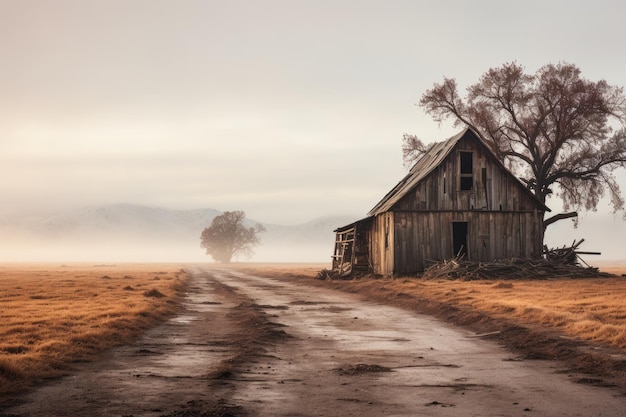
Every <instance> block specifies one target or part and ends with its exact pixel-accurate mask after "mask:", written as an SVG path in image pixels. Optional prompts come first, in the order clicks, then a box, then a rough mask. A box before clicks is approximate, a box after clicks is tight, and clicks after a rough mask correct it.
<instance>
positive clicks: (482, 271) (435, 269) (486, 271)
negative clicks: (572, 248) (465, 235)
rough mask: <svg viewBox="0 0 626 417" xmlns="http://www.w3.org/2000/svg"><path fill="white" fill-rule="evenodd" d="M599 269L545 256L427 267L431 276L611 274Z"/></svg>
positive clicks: (450, 262) (451, 261) (504, 277)
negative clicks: (557, 260)
mask: <svg viewBox="0 0 626 417" xmlns="http://www.w3.org/2000/svg"><path fill="white" fill-rule="evenodd" d="M609 276H612V275H611V274H607V273H604V272H600V271H599V270H598V268H593V267H586V268H585V267H581V266H579V265H571V264H567V263H560V262H555V261H550V260H547V259H544V258H538V259H533V258H512V259H504V260H500V261H493V262H468V261H463V260H460V259H458V258H453V259H449V260H444V261H443V262H440V263H436V264H434V265H432V266H431V267H429V268H428V269H426V271H425V272H424V274H423V275H422V278H427V279H438V278H448V279H464V280H476V279H501V280H508V279H547V278H566V277H567V278H593V277H609Z"/></svg>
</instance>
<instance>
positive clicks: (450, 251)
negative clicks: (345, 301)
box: [333, 129, 549, 275]
mask: <svg viewBox="0 0 626 417" xmlns="http://www.w3.org/2000/svg"><path fill="white" fill-rule="evenodd" d="M545 211H549V209H548V208H547V207H546V206H545V205H544V204H543V203H542V202H541V201H539V200H538V199H537V198H536V197H535V196H534V195H533V194H532V192H531V191H530V190H529V189H528V188H527V187H526V186H525V185H524V184H523V183H522V182H521V181H520V180H519V179H518V178H516V177H515V176H514V175H513V174H512V173H511V172H510V171H509V170H508V169H507V168H506V167H505V166H504V164H502V162H500V161H499V160H498V158H497V157H496V156H495V155H494V153H493V152H492V151H491V150H490V149H489V147H488V146H487V145H486V144H485V143H484V142H483V141H482V140H481V139H480V138H479V137H478V136H477V135H476V134H475V133H474V132H473V131H472V130H471V129H465V130H463V131H462V132H460V133H459V134H457V135H455V136H453V137H451V138H450V139H448V140H446V141H443V142H438V143H436V144H434V145H433V146H432V147H431V148H430V150H429V151H428V152H427V153H425V154H424V155H423V156H422V157H421V158H420V159H419V160H418V161H417V162H416V164H415V165H414V166H413V167H412V168H411V170H410V171H409V173H408V174H407V175H406V176H405V177H404V178H403V179H402V180H401V181H400V182H399V183H398V184H397V185H396V186H395V187H394V188H393V189H392V190H391V191H389V193H387V195H385V196H384V197H383V198H382V200H380V202H379V203H378V204H376V206H374V208H373V209H372V210H371V211H370V212H369V213H368V217H366V218H364V219H362V220H359V221H357V222H355V223H352V224H349V225H346V226H343V227H340V228H338V229H336V230H335V233H336V242H335V251H334V255H333V269H335V270H338V271H340V272H342V273H349V272H350V271H352V270H354V269H364V270H369V271H370V272H373V273H375V274H381V275H393V274H412V273H417V272H420V271H423V270H424V268H425V265H426V264H427V262H428V261H438V260H443V259H449V258H452V257H454V256H456V255H459V254H460V255H463V256H464V259H466V260H470V261H491V260H495V259H504V258H513V257H535V256H541V253H542V242H543V224H542V223H543V215H544V213H545Z"/></svg>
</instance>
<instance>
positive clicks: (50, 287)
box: [0, 264, 185, 404]
mask: <svg viewBox="0 0 626 417" xmlns="http://www.w3.org/2000/svg"><path fill="white" fill-rule="evenodd" d="M184 279H185V275H184V273H183V272H182V271H181V267H180V266H177V265H159V264H152V265H132V264H124V265H87V264H83V265H76V264H74V265H62V266H59V265H43V264H3V265H0V400H2V399H6V398H7V397H8V396H10V394H12V393H15V392H18V391H21V390H23V389H25V388H27V387H29V386H31V385H32V384H33V383H36V382H40V381H43V380H45V379H50V378H55V377H59V376H61V375H64V374H66V373H67V372H68V371H69V370H70V369H71V366H72V363H77V362H81V361H85V360H89V359H91V358H93V357H94V356H95V355H97V354H98V353H100V352H102V351H104V350H106V349H107V348H110V347H112V346H119V345H123V344H126V343H130V342H132V341H133V340H134V339H135V338H136V337H137V336H138V335H139V334H141V332H142V331H144V330H145V329H147V328H149V327H151V326H154V325H155V324H156V323H158V322H160V321H162V320H163V319H164V317H167V316H168V315H171V314H172V313H173V312H174V311H175V310H176V308H177V303H178V301H177V300H178V295H179V293H178V292H179V291H180V290H181V289H182V288H183V285H184ZM1 403H2V401H0V404H1Z"/></svg>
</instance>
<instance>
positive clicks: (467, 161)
mask: <svg viewBox="0 0 626 417" xmlns="http://www.w3.org/2000/svg"><path fill="white" fill-rule="evenodd" d="M459 153H460V155H461V174H472V173H473V172H474V166H473V165H474V163H473V160H472V153H471V152H459Z"/></svg>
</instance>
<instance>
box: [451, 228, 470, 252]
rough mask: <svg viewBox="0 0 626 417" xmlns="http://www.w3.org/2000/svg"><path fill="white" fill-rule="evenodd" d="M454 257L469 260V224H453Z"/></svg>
mask: <svg viewBox="0 0 626 417" xmlns="http://www.w3.org/2000/svg"><path fill="white" fill-rule="evenodd" d="M452 241H453V244H454V256H459V257H462V258H467V222H452Z"/></svg>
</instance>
